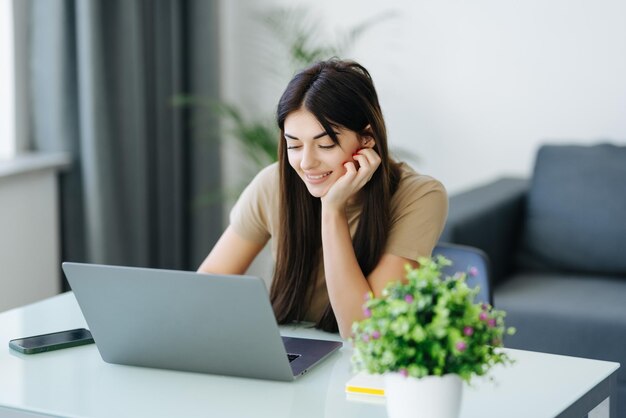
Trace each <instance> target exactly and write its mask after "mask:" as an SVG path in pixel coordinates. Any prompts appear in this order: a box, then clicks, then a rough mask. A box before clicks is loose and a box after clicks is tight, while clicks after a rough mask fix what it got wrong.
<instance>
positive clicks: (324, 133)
mask: <svg viewBox="0 0 626 418" xmlns="http://www.w3.org/2000/svg"><path fill="white" fill-rule="evenodd" d="M326 135H328V133H326V132H322V133H319V134H317V135H315V136H314V137H313V139H320V138H322V137H324V136H326ZM285 136H286V137H287V138H289V139H296V140H298V141H299V140H300V138H298V137H297V136H293V135H289V134H288V133H287V132H285Z"/></svg>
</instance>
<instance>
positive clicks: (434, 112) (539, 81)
mask: <svg viewBox="0 0 626 418" xmlns="http://www.w3.org/2000/svg"><path fill="white" fill-rule="evenodd" d="M281 3H282V4H290V5H293V4H300V5H304V6H305V7H307V8H308V9H309V10H310V11H311V12H312V14H313V15H314V16H317V17H320V18H322V21H323V22H324V26H323V27H322V28H321V29H322V30H321V36H329V39H332V38H333V36H334V33H335V32H336V31H338V30H340V29H341V28H346V27H351V26H353V25H354V24H356V23H359V22H361V21H363V20H365V19H367V18H371V17H373V16H376V15H378V14H381V13H385V12H388V11H393V12H395V13H396V15H395V17H393V18H390V19H386V20H384V21H382V22H380V23H379V24H377V25H374V26H373V27H372V28H371V30H370V31H368V32H366V33H365V35H364V36H363V37H362V38H360V41H359V42H358V44H357V46H356V48H355V49H354V50H353V52H352V53H351V54H350V58H353V59H356V60H358V61H359V62H361V63H362V64H363V65H365V67H367V68H368V69H369V70H370V72H371V73H372V76H373V77H374V81H375V83H376V85H377V89H378V92H379V95H380V99H381V103H382V106H383V112H384V114H385V117H386V120H387V124H388V129H389V138H390V145H391V146H392V147H393V146H401V147H407V148H410V149H411V150H412V151H414V152H415V153H417V154H418V155H419V156H420V162H419V164H418V165H417V168H418V170H420V171H422V172H425V173H428V174H431V175H433V176H435V177H437V178H439V179H440V180H442V181H443V183H444V184H445V185H446V186H447V188H448V190H449V191H450V192H452V193H454V192H456V191H459V190H463V189H466V188H468V187H471V186H474V185H476V184H480V183H484V182H486V181H489V180H491V179H493V178H496V177H498V176H502V175H521V176H529V175H530V170H531V168H532V164H533V161H534V155H535V152H536V149H537V147H538V146H539V144H541V143H543V142H553V143H554V142H575V143H594V142H598V141H599V140H603V139H610V140H612V141H613V142H617V143H621V144H625V143H626V76H624V75H625V74H626V25H624V19H625V18H626V2H624V1H619V0H613V1H611V0H596V1H591V0H588V1H570V0H554V1H553V0H525V1H506V0H484V1H471V2H468V1H453V0H438V1H433V0H431V1H425V0H419V1H411V0H390V1H386V2H380V1H373V0H359V1H357V0H344V1H329V0H316V1H312V0H299V1H287V0H284V1H282V2H281V1H279V0H264V1H257V2H254V1H251V0H240V1H236V2H231V1H226V0H224V1H222V4H221V7H222V10H221V13H222V16H221V17H222V19H221V22H222V23H221V24H222V28H221V33H222V38H223V41H222V47H223V51H222V63H221V64H222V71H223V84H222V88H223V94H224V97H226V98H227V99H229V100H231V101H233V102H235V103H239V104H240V105H243V106H245V107H247V108H248V109H250V110H251V111H252V112H261V113H262V114H269V115H271V114H272V112H273V111H274V109H275V106H276V102H277V100H278V97H279V96H280V93H281V92H282V88H284V84H285V83H286V81H288V76H286V77H287V78H285V79H281V78H280V77H277V76H276V75H275V71H276V70H279V71H280V70H281V69H283V68H282V67H283V64H282V63H280V62H279V61H277V58H276V57H277V55H276V54H277V52H276V51H274V50H272V48H271V46H272V45H273V44H272V45H270V44H268V43H269V42H271V40H272V39H273V38H271V37H269V36H268V35H267V31H264V30H262V28H261V25H259V23H258V21H257V20H255V18H254V14H255V13H256V12H258V11H262V10H267V9H268V8H269V7H271V6H272V5H278V4H281ZM228 158H231V159H232V158H235V159H234V160H231V161H232V163H231V164H227V169H229V168H228V166H230V167H237V166H238V164H237V163H236V161H238V160H237V159H236V158H237V157H233V156H232V155H230V156H229V157H228ZM227 161H228V160H227ZM232 172H233V171H230V173H232ZM227 175H228V173H227Z"/></svg>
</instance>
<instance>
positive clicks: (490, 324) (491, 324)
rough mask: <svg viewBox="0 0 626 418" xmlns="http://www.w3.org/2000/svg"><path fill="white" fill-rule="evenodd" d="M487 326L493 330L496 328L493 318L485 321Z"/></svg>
mask: <svg viewBox="0 0 626 418" xmlns="http://www.w3.org/2000/svg"><path fill="white" fill-rule="evenodd" d="M487 324H488V325H489V328H493V327H495V326H496V320H495V319H494V318H491V319H489V321H487Z"/></svg>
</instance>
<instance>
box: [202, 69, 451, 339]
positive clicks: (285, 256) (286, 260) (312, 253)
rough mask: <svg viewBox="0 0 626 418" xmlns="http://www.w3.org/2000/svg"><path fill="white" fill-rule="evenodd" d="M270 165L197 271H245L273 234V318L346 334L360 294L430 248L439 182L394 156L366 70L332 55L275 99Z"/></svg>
mask: <svg viewBox="0 0 626 418" xmlns="http://www.w3.org/2000/svg"><path fill="white" fill-rule="evenodd" d="M277 121H278V126H279V128H280V132H281V138H280V141H279V145H278V157H279V161H278V163H275V164H272V165H270V166H269V167H266V168H265V169H263V170H262V171H261V172H260V173H259V174H258V175H257V176H256V177H255V179H254V180H253V181H252V182H251V183H250V185H249V186H248V187H247V188H246V190H245V191H244V192H243V193H242V195H241V196H240V198H239V200H238V202H237V203H236V205H235V207H234V208H233V210H232V212H231V215H230V226H229V227H228V228H227V229H226V231H225V232H224V234H223V235H222V237H221V238H220V239H219V241H218V242H217V244H216V245H215V247H214V248H213V250H212V251H211V253H210V254H209V255H208V256H207V258H206V259H205V260H204V262H203V263H202V265H201V266H200V268H199V271H200V272H207V273H209V272H210V273H221V274H243V273H244V272H245V271H246V269H247V268H248V267H249V265H250V264H251V263H252V261H253V260H254V258H255V257H256V256H257V254H258V253H259V252H260V251H261V250H262V249H263V247H264V246H265V244H266V243H267V241H268V240H269V239H270V238H273V239H272V254H273V256H274V259H275V262H276V264H275V269H274V277H273V282H272V286H271V289H270V299H271V302H272V306H273V308H274V313H275V315H276V318H277V320H278V322H279V323H288V322H292V321H302V320H305V321H314V322H315V323H316V325H317V327H318V328H322V329H324V330H326V331H332V332H336V331H337V330H339V331H340V334H341V336H342V337H343V338H348V337H349V336H350V334H351V326H352V323H353V322H354V321H355V320H358V319H361V318H362V317H363V312H362V304H363V297H364V295H366V294H368V293H369V292H372V293H373V294H374V295H376V296H378V295H380V293H381V292H382V290H383V288H384V287H385V285H386V284H387V283H388V282H389V281H390V280H398V279H401V278H403V277H404V273H405V266H406V265H407V264H410V265H412V266H417V260H418V258H419V257H422V256H430V254H431V251H432V249H433V247H434V245H435V244H436V242H437V240H438V238H439V235H440V234H441V231H442V228H443V225H444V222H445V218H446V215H447V208H448V206H447V196H446V192H445V189H444V188H443V186H442V185H441V183H439V182H438V181H437V180H434V179H432V178H430V177H427V176H424V175H420V174H417V173H415V172H414V171H413V170H411V169H410V168H409V167H408V166H406V165H404V164H399V163H397V162H395V161H393V160H392V159H391V158H390V156H389V152H388V149H387V132H386V129H385V123H384V120H383V116H382V112H381V109H380V105H379V103H378V96H377V94H376V90H375V89H374V84H373V82H372V79H371V77H370V74H369V73H368V71H367V70H366V69H365V68H364V67H362V66H361V65H359V64H357V63H355V62H350V61H341V60H336V59H333V60H329V61H323V62H319V63H316V64H314V65H312V66H310V67H309V68H307V69H305V70H303V71H301V72H300V73H298V74H297V75H296V76H295V77H294V78H293V79H292V80H291V82H290V83H289V84H288V85H287V88H286V90H285V92H284V93H283V95H282V97H281V99H280V101H279V103H278V111H277Z"/></svg>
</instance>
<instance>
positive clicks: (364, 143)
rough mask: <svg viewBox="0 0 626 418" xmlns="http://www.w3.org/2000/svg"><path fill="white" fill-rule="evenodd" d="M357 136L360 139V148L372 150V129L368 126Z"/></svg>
mask: <svg viewBox="0 0 626 418" xmlns="http://www.w3.org/2000/svg"><path fill="white" fill-rule="evenodd" d="M359 136H360V139H361V148H374V146H375V145H376V140H375V139H374V132H373V131H372V127H371V126H370V125H367V126H366V127H365V129H363V130H362V131H361V133H360V134H359Z"/></svg>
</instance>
